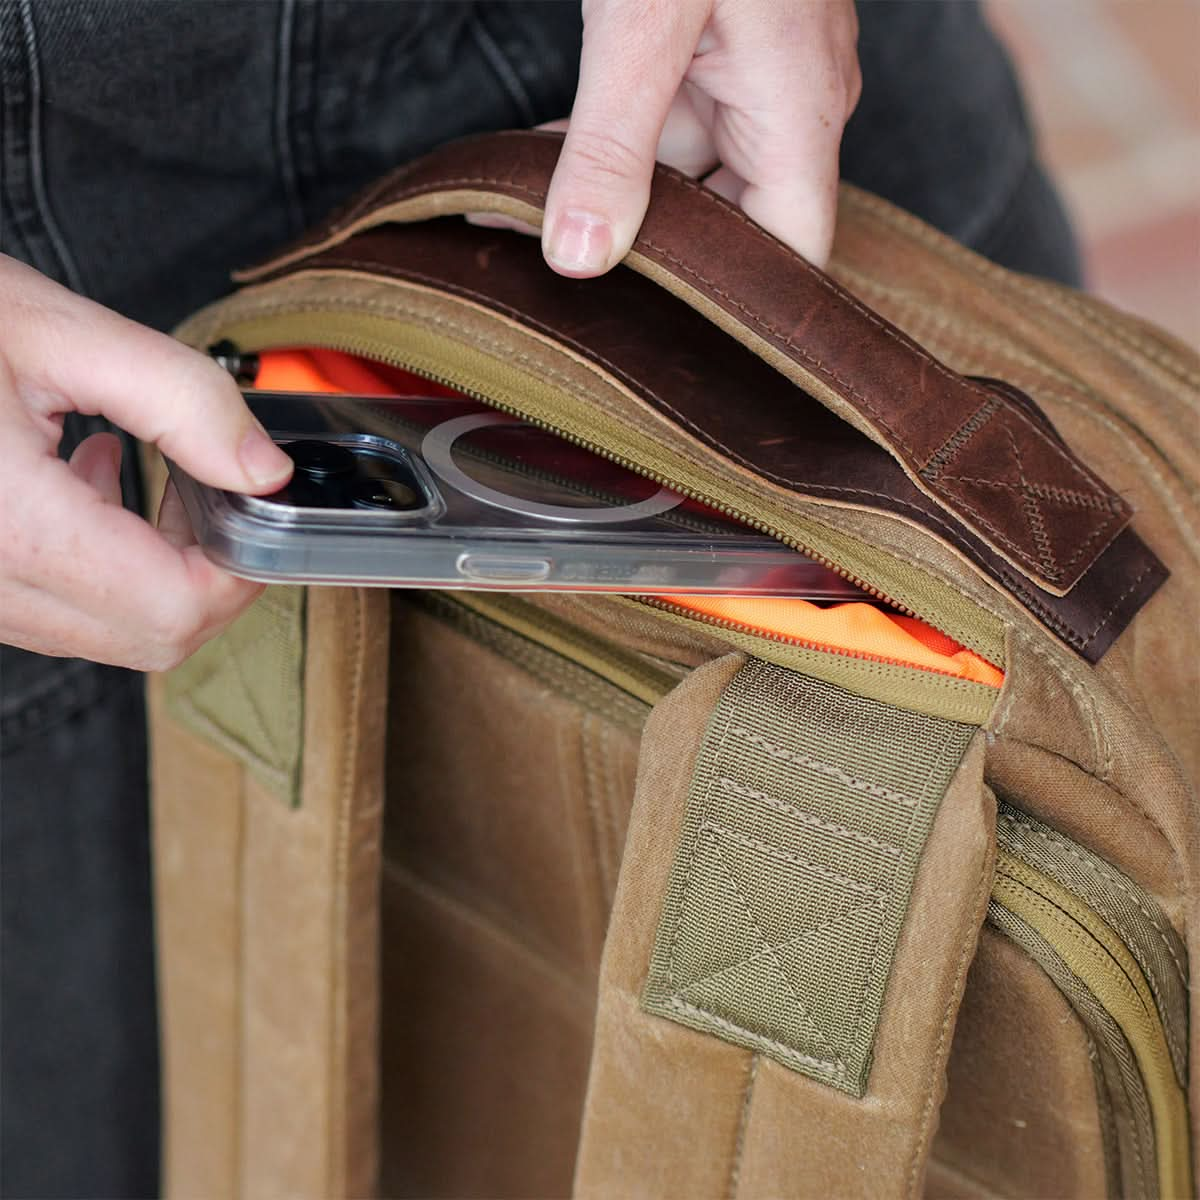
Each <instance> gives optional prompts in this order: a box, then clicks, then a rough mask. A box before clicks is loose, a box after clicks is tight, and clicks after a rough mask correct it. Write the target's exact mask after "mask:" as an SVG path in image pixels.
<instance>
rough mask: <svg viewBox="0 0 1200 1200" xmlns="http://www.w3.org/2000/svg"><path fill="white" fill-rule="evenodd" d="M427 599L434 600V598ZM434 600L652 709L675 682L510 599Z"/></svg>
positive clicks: (465, 596)
mask: <svg viewBox="0 0 1200 1200" xmlns="http://www.w3.org/2000/svg"><path fill="white" fill-rule="evenodd" d="M430 595H433V596H436V594H435V593H430ZM439 600H440V603H441V605H442V607H445V606H446V605H458V606H461V607H462V608H466V609H469V610H470V611H471V612H473V613H475V614H477V615H478V616H480V617H482V618H484V619H485V620H488V621H491V622H492V623H494V624H496V625H501V626H503V627H504V628H505V629H508V630H510V631H511V632H512V633H515V634H518V635H519V636H521V637H523V638H526V639H527V640H528V641H531V642H533V643H535V644H536V645H538V646H541V647H542V648H543V649H545V650H548V651H550V652H552V653H554V654H557V655H560V656H561V657H563V658H566V659H569V660H570V661H572V662H573V663H575V664H577V665H578V666H580V667H582V668H584V669H585V670H588V671H591V672H592V673H593V674H595V675H598V676H600V678H601V679H604V680H607V681H608V682H609V683H610V684H612V686H613V687H616V688H620V690H621V691H623V692H625V693H627V694H628V695H630V696H632V697H634V698H635V699H637V700H640V701H641V702H642V703H643V704H646V705H653V704H657V703H658V701H659V700H661V699H662V698H663V696H665V695H666V694H667V692H669V691H670V690H671V689H672V688H673V687H674V686H675V685H676V683H678V682H679V681H678V679H677V678H676V677H675V676H673V675H671V674H670V673H669V672H668V671H663V670H660V669H659V668H658V667H655V666H654V665H653V664H652V663H648V662H647V661H646V660H645V659H643V658H642V657H641V656H640V655H637V654H634V653H633V652H631V651H626V650H622V649H620V648H619V647H617V646H613V645H611V644H609V643H607V642H604V641H602V640H601V639H600V638H596V637H591V636H590V635H589V634H587V633H586V632H585V631H584V630H582V629H580V628H579V627H578V626H575V625H572V624H570V623H569V622H568V621H564V620H562V619H561V618H560V617H557V616H555V615H554V614H553V613H551V612H547V611H546V610H545V609H541V608H535V607H534V606H533V605H532V604H530V603H529V602H528V601H524V600H521V599H520V598H518V597H516V596H508V595H505V594H503V593H500V592H459V591H456V592H454V593H453V595H450V594H449V593H445V594H443V595H441V596H440V597H438V598H437V599H435V600H434V601H433V602H434V603H438V602H439Z"/></svg>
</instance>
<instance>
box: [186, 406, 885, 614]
mask: <svg viewBox="0 0 1200 1200" xmlns="http://www.w3.org/2000/svg"><path fill="white" fill-rule="evenodd" d="M246 400H247V402H248V403H249V405H250V407H251V409H252V411H253V412H254V413H255V415H256V416H257V417H258V419H259V420H260V421H261V422H262V423H263V425H264V426H265V427H266V429H267V430H268V432H269V433H270V434H271V436H272V437H273V438H274V439H275V441H276V442H278V443H279V444H280V445H281V446H282V447H283V448H284V449H285V450H286V451H287V452H288V453H289V454H290V455H291V456H292V458H293V459H294V460H295V462H296V472H295V475H294V477H293V479H292V482H291V483H290V484H289V485H288V486H287V487H286V488H284V489H283V490H282V491H280V492H277V493H275V494H274V495H272V496H265V497H252V496H243V495H239V494H237V493H233V492H226V491H220V490H217V489H214V488H210V487H206V486H203V485H201V484H198V483H197V482H196V481H195V480H194V479H192V478H190V477H189V476H188V475H187V474H186V473H184V472H183V471H182V470H180V469H179V467H178V466H176V465H175V464H170V466H171V474H172V477H173V478H174V480H175V482H176V485H177V487H178V489H179V492H180V495H181V496H182V498H183V502H184V505H185V506H186V508H187V511H188V514H189V516H190V518H191V521H192V526H193V528H194V530H195V532H196V536H197V539H198V540H199V542H200V544H201V546H202V547H203V548H204V550H205V552H206V553H207V554H208V556H209V557H210V558H212V559H213V560H214V561H216V562H217V563H219V564H220V565H221V566H223V567H226V568H227V569H229V570H230V571H233V572H234V573H236V574H238V575H243V576H245V577H247V578H250V579H256V580H262V581H265V582H295V583H356V584H380V585H390V586H399V587H408V586H411V587H432V588H455V587H464V588H492V589H502V590H505V591H524V590H533V589H547V588H548V589H558V590H561V591H581V592H582V591H607V592H637V593H655V592H660V593H661V592H668V593H669V592H683V593H688V592H690V593H706V594H715V595H773V596H781V595H786V596H798V597H804V598H807V599H814V600H831V601H833V600H850V599H858V600H862V599H866V598H867V597H866V596H865V594H864V593H863V592H861V591H860V590H858V589H857V588H855V587H854V586H853V585H852V584H850V583H849V582H847V581H846V580H844V579H842V578H841V577H840V576H838V575H837V574H835V573H834V572H832V571H829V570H827V569H826V568H825V567H823V566H821V565H820V564H819V563H815V562H813V561H812V560H811V559H808V558H806V557H804V556H803V555H802V554H799V553H797V552H796V551H793V550H790V549H789V548H788V547H786V546H784V545H782V544H780V543H779V542H777V541H775V540H774V539H773V538H770V537H768V536H766V535H764V534H758V533H755V532H754V531H752V530H749V529H747V528H746V527H745V526H742V525H739V524H737V523H736V522H734V521H732V520H730V519H728V518H726V517H724V516H722V515H721V514H720V513H718V512H715V511H713V510H712V509H709V508H706V507H705V506H703V505H701V504H698V503H696V502H694V501H691V500H688V499H686V498H684V497H683V496H680V495H678V494H677V493H675V492H672V491H670V490H668V489H666V488H661V487H659V486H658V484H657V483H655V482H653V481H652V480H648V479H645V478H643V477H642V476H640V475H637V474H635V473H634V472H632V471H629V470H627V469H626V468H624V467H622V466H620V465H619V464H616V463H613V462H610V461H609V460H607V459H605V458H603V457H602V456H600V455H597V454H594V453H592V452H591V451H589V450H587V449H583V448H581V447H578V446H575V445H573V444H571V443H570V442H568V441H565V440H563V439H562V438H559V437H556V436H555V435H553V434H550V433H547V432H545V431H543V430H541V429H539V428H537V427H535V426H532V425H530V424H528V423H526V422H523V421H521V420H519V419H517V418H514V417H509V416H507V415H505V414H503V413H499V412H497V411H495V410H494V409H490V408H488V407H486V406H484V405H482V404H479V403H478V402H476V401H474V400H470V399H465V398H441V397H429V396H415V397H390V396H389V397H363V396H343V395H303V394H297V393H282V392H247V393H246Z"/></svg>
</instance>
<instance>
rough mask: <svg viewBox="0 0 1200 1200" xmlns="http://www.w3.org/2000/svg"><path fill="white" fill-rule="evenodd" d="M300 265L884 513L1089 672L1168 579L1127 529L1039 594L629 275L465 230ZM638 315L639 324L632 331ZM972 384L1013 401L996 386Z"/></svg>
mask: <svg viewBox="0 0 1200 1200" xmlns="http://www.w3.org/2000/svg"><path fill="white" fill-rule="evenodd" d="M304 265H305V267H306V268H307V269H312V270H348V271H358V272H362V273H363V274H364V275H367V276H373V277H377V278H378V277H390V278H396V279H402V280H406V281H409V282H412V283H417V284H422V285H426V286H432V287H436V288H437V289H438V290H439V291H442V292H445V293H447V294H450V295H457V296H461V297H462V298H464V299H467V300H470V301H472V302H474V303H476V304H480V305H483V306H485V307H487V308H490V309H492V310H494V311H496V312H498V313H502V314H503V315H504V316H506V317H508V318H509V319H511V320H515V321H517V322H519V323H520V324H523V325H525V326H526V327H527V328H529V329H531V330H534V331H536V332H538V333H541V334H544V335H546V336H548V337H550V338H551V339H553V340H554V341H555V342H557V343H558V344H560V345H563V346H565V347H568V348H569V349H571V350H572V351H573V352H575V353H577V354H579V355H581V356H582V357H584V358H587V359H588V360H589V361H591V362H593V363H595V364H596V366H597V367H599V368H600V369H602V370H603V371H605V372H606V373H608V374H610V375H612V376H613V377H614V378H616V379H618V380H619V381H620V382H621V383H623V384H624V385H625V386H626V387H628V388H629V389H630V390H631V391H633V392H634V393H635V394H636V395H638V396H639V397H641V398H642V399H643V400H644V401H645V402H646V403H648V404H650V405H652V406H653V407H655V408H656V409H657V410H658V411H659V412H660V413H662V414H663V415H665V416H667V417H669V418H670V419H671V420H672V421H673V422H674V423H675V424H676V425H678V426H679V428H680V429H682V430H684V431H685V432H686V433H688V434H690V435H691V436H692V437H693V438H695V439H696V440H697V441H698V442H700V443H702V444H703V445H705V446H707V447H709V448H710V449H711V450H713V451H715V452H717V453H719V454H720V455H721V456H722V457H723V458H725V459H728V460H729V461H731V462H735V463H738V464H740V465H742V466H744V467H746V468H747V469H749V470H751V471H753V472H754V473H756V474H758V475H760V476H762V477H763V478H764V479H768V480H770V481H771V482H772V483H775V484H777V485H780V486H783V487H786V488H788V489H790V490H791V491H793V492H795V494H796V495H797V496H801V497H805V498H810V499H814V500H818V501H819V500H823V499H825V500H833V501H836V502H837V503H839V504H853V505H856V506H859V507H863V508H870V509H876V510H879V511H882V512H888V513H892V514H895V515H896V516H900V517H903V518H905V519H907V520H910V521H913V522H915V523H917V524H919V525H922V526H924V527H925V528H926V529H928V530H929V531H930V532H931V533H933V534H934V535H936V536H937V537H939V538H941V539H942V540H944V541H946V542H948V543H949V544H951V545H953V546H954V547H955V548H956V549H958V550H959V551H960V552H961V553H962V554H964V555H965V556H966V557H968V558H969V559H970V560H971V561H972V562H974V563H975V564H977V565H978V566H979V567H980V569H982V570H983V571H984V572H985V573H986V574H988V575H989V576H990V577H991V578H993V579H995V580H996V581H997V582H998V583H1000V584H1001V585H1002V586H1003V587H1004V588H1005V589H1006V590H1008V591H1009V592H1010V593H1011V594H1012V595H1013V596H1015V597H1016V598H1017V599H1018V600H1019V601H1020V602H1021V603H1022V604H1024V605H1025V606H1026V607H1027V608H1028V609H1029V610H1030V611H1031V612H1032V613H1034V614H1035V615H1036V616H1037V617H1038V619H1039V620H1041V621H1042V622H1043V623H1044V624H1045V625H1046V626H1047V627H1048V628H1050V629H1052V630H1053V631H1054V632H1055V633H1056V634H1057V635H1058V636H1059V637H1060V638H1062V640H1063V641H1065V642H1067V643H1068V644H1069V645H1071V646H1073V647H1074V648H1075V649H1076V650H1077V651H1078V652H1079V653H1080V654H1082V655H1083V656H1084V657H1085V658H1087V659H1089V660H1090V661H1095V660H1096V659H1098V658H1099V657H1100V656H1101V654H1103V652H1104V651H1105V650H1106V649H1107V648H1108V646H1109V645H1110V644H1111V643H1112V641H1113V639H1114V638H1115V637H1116V636H1117V634H1118V633H1120V631H1121V630H1122V629H1123V628H1124V627H1125V625H1126V624H1127V623H1128V621H1129V620H1130V619H1131V618H1132V616H1133V615H1134V613H1136V612H1137V610H1138V608H1139V607H1140V606H1141V604H1142V603H1144V601H1145V600H1146V598H1147V597H1148V596H1150V595H1151V594H1152V593H1153V592H1154V590H1155V589H1156V588H1157V587H1158V585H1159V584H1160V583H1161V582H1162V580H1163V579H1164V578H1165V576H1166V572H1165V570H1164V569H1163V568H1162V566H1161V564H1159V563H1158V560H1157V559H1156V558H1155V557H1154V556H1153V554H1151V553H1150V551H1149V550H1148V549H1147V547H1146V546H1145V544H1144V543H1143V542H1142V541H1141V539H1140V538H1138V536H1137V535H1136V533H1134V532H1133V531H1132V530H1131V529H1126V530H1124V531H1123V532H1121V533H1120V534H1119V535H1118V536H1117V537H1116V538H1115V539H1114V540H1113V541H1112V542H1110V543H1109V545H1108V546H1107V547H1106V548H1105V549H1104V551H1103V552H1102V553H1101V555H1100V556H1099V558H1098V559H1097V560H1096V561H1095V564H1094V565H1093V567H1092V568H1091V569H1090V570H1089V571H1088V572H1087V573H1086V574H1085V576H1084V577H1083V578H1082V579H1081V581H1080V583H1079V584H1078V585H1077V586H1076V587H1075V588H1074V589H1072V591H1071V592H1070V594H1069V595H1067V596H1055V595H1052V594H1049V593H1046V592H1044V591H1041V590H1039V589H1038V588H1036V587H1034V586H1033V584H1031V583H1030V581H1029V580H1028V579H1027V578H1026V577H1025V576H1024V575H1022V574H1021V573H1019V572H1018V571H1016V570H1014V569H1013V568H1012V566H1011V564H1010V563H1009V562H1008V561H1007V560H1006V559H1005V558H1003V557H1001V556H1000V555H998V554H996V553H995V552H994V551H993V550H992V549H991V547H990V546H989V545H988V543H987V542H986V541H984V540H983V539H982V538H981V537H979V536H978V535H977V534H976V533H975V532H974V531H973V530H972V529H971V528H970V527H968V526H966V525H964V524H962V523H960V522H958V521H956V520H955V519H954V518H953V516H952V515H951V514H949V513H947V512H946V511H945V510H944V509H943V508H942V507H941V506H940V505H939V504H938V503H937V502H936V501H935V500H934V499H933V498H932V497H931V496H929V495H928V494H927V493H926V492H924V491H922V490H921V489H920V488H918V487H917V486H916V485H915V484H914V483H913V481H912V480H911V479H910V478H909V476H908V475H907V474H906V473H905V472H904V470H903V469H902V468H901V466H900V465H899V463H897V462H896V460H895V459H894V458H892V457H891V456H890V455H889V454H888V453H887V452H886V451H885V450H884V449H883V448H882V447H881V446H879V445H878V444H877V443H875V442H873V441H871V439H870V438H868V437H866V436H865V435H864V434H863V433H861V432H859V431H858V430H857V429H855V428H854V427H853V426H851V425H848V424H847V423H846V422H845V421H843V420H841V419H840V418H839V417H838V416H836V415H835V414H834V413H833V412H831V411H830V410H829V409H827V408H825V407H824V406H823V405H821V404H819V403H818V402H817V401H816V400H814V399H813V398H812V397H811V396H810V395H808V394H807V393H805V392H804V391H802V390H801V389H800V388H798V387H796V385H795V384H793V383H792V382H790V381H789V380H788V379H785V378H784V377H783V376H782V375H781V374H779V372H777V371H775V370H773V369H772V368H771V367H769V366H768V365H767V364H766V363H765V362H763V360H762V359H760V358H759V357H758V356H757V355H755V354H753V353H752V352H751V351H750V350H748V349H747V348H746V347H745V346H742V345H740V344H739V343H738V342H736V341H734V340H733V339H732V338H730V337H727V336H726V335H725V334H723V333H722V332H721V331H720V330H717V329H714V328H713V326H712V325H711V324H709V322H708V321H706V320H705V319H704V318H703V317H702V316H700V315H699V314H698V313H697V312H695V311H694V310H693V309H691V308H689V307H687V306H686V305H684V304H681V303H680V302H679V301H678V300H676V299H675V298H674V297H672V296H670V295H668V294H667V293H666V292H664V291H663V290H662V289H661V288H659V287H656V286H655V285H654V284H652V283H651V282H650V281H649V280H647V279H645V278H643V277H641V276H639V275H635V274H634V273H633V272H631V271H622V270H618V271H613V272H610V273H609V274H608V275H606V276H604V277H603V278H601V279H594V280H571V279H564V278H563V277H562V276H559V275H555V274H554V273H553V272H551V271H549V270H546V269H545V267H544V265H543V264H542V261H541V253H540V250H539V248H538V245H537V243H536V241H534V240H533V239H532V238H527V237H521V236H519V235H516V234H508V233H503V232H500V231H496V230H486V229H478V228H475V227H473V226H470V225H467V224H466V223H465V222H462V221H459V220H443V221H430V222H427V223H424V224H422V225H419V226H403V225H397V226H389V227H387V228H379V229H371V230H367V231H365V232H363V233H359V234H357V235H355V236H354V237H353V238H351V239H350V240H348V241H346V242H344V243H342V244H339V245H335V246H332V247H330V248H329V249H326V250H324V251H321V252H320V253H318V254H316V255H314V256H312V257H310V258H309V259H307V261H306V262H305V264H304ZM631 313H635V314H637V319H636V323H635V325H634V327H633V328H632V329H631V324H630V320H629V314H631ZM645 330H652V331H653V336H651V337H647V336H645V332H644V331H645ZM979 385H980V386H981V387H983V388H986V389H989V390H990V389H991V388H993V387H997V388H1002V387H1003V386H1004V385H997V384H993V383H992V381H990V380H981V381H979ZM1031 410H1032V411H1031V412H1030V414H1029V416H1030V419H1031V420H1033V421H1036V422H1037V424H1038V427H1039V430H1040V431H1041V433H1042V434H1043V435H1044V436H1045V438H1046V439H1048V440H1054V439H1056V438H1057V436H1058V435H1057V434H1056V432H1055V431H1054V428H1053V426H1051V425H1050V423H1049V422H1048V421H1047V420H1046V418H1045V417H1044V416H1043V415H1042V414H1041V413H1040V412H1038V411H1037V410H1036V409H1032V406H1031Z"/></svg>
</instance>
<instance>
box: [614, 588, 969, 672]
mask: <svg viewBox="0 0 1200 1200" xmlns="http://www.w3.org/2000/svg"><path fill="white" fill-rule="evenodd" d="M635 599H636V600H637V601H638V602H639V603H640V604H645V605H647V606H648V607H650V608H656V609H658V610H659V611H660V612H665V613H670V614H671V615H673V616H677V617H683V618H686V619H687V620H691V621H698V622H699V623H700V624H701V625H710V626H712V627H713V628H715V629H721V630H724V631H725V632H727V633H737V634H742V635H745V636H747V637H760V638H765V639H766V640H767V641H770V642H775V643H777V644H779V645H782V646H795V647H797V648H798V649H803V650H819V651H822V652H824V653H826V654H838V655H841V656H842V657H844V658H854V659H859V660H861V661H863V662H874V663H882V664H885V665H887V666H891V667H904V668H907V669H910V670H914V671H927V672H928V673H929V674H931V675H942V676H945V677H946V678H947V679H958V678H960V676H958V675H955V674H954V673H953V672H952V671H942V670H939V669H938V668H937V667H930V666H925V665H919V664H917V663H905V662H902V661H901V660H899V659H895V658H888V657H887V656H886V655H883V654H871V653H870V652H869V651H866V650H855V649H853V648H851V647H849V646H834V645H830V644H829V643H828V642H818V641H813V640H810V639H808V638H801V637H794V636H792V635H791V634H786V633H781V632H779V631H778V630H774V629H764V628H763V627H762V626H758V625H747V624H745V623H744V622H742V621H735V620H733V619H732V618H730V617H718V616H715V615H714V614H712V613H705V612H699V611H697V610H696V609H694V608H688V607H686V606H685V605H682V604H676V603H674V602H672V601H670V600H664V599H662V598H661V597H659V596H637V597H635ZM902 611H904V613H905V615H906V616H914V615H915V614H913V613H911V612H908V611H907V610H902ZM918 619H919V618H918Z"/></svg>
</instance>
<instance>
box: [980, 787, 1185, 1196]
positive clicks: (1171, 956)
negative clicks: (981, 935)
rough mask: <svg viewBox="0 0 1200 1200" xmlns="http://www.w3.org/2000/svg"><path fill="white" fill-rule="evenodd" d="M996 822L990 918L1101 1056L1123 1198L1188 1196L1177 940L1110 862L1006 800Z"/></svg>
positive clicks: (1152, 904)
mask: <svg viewBox="0 0 1200 1200" xmlns="http://www.w3.org/2000/svg"><path fill="white" fill-rule="evenodd" d="M998 818H999V819H998V822H997V843H998V849H997V862H996V878H995V882H994V884H993V888H992V899H991V904H990V906H989V910H988V921H989V923H990V924H992V925H993V926H995V927H996V928H997V929H999V930H1000V932H1002V933H1003V934H1005V936H1007V937H1009V938H1010V939H1011V940H1012V941H1014V942H1016V943H1017V944H1018V945H1019V946H1021V948H1022V949H1024V950H1025V951H1026V953H1028V954H1030V956H1031V957H1033V958H1034V959H1035V960H1036V961H1037V962H1038V963H1039V964H1040V965H1041V966H1042V967H1043V969H1044V970H1046V972H1047V974H1049V975H1050V977H1051V978H1052V979H1053V981H1054V982H1055V984H1056V985H1057V986H1058V988H1059V990H1060V991H1062V992H1063V994H1064V995H1065V996H1066V998H1067V1000H1068V1001H1069V1002H1070V1003H1071V1005H1072V1007H1073V1008H1074V1009H1075V1010H1076V1012H1077V1013H1078V1015H1079V1017H1080V1019H1081V1021H1082V1022H1083V1024H1084V1025H1085V1027H1086V1028H1087V1030H1088V1033H1089V1035H1090V1036H1091V1038H1092V1039H1093V1040H1094V1042H1095V1043H1096V1044H1097V1046H1098V1048H1099V1050H1100V1052H1101V1053H1100V1058H1101V1063H1100V1070H1099V1072H1098V1075H1099V1076H1100V1078H1101V1079H1103V1080H1104V1086H1105V1087H1106V1088H1107V1089H1108V1091H1109V1093H1110V1094H1111V1093H1116V1092H1120V1093H1123V1103H1122V1104H1113V1103H1112V1102H1111V1100H1109V1103H1108V1109H1109V1111H1112V1112H1116V1111H1121V1112H1124V1113H1125V1114H1126V1117H1125V1119H1124V1121H1123V1122H1122V1123H1121V1124H1122V1127H1121V1128H1119V1129H1118V1138H1117V1143H1118V1145H1117V1150H1118V1151H1119V1160H1120V1167H1121V1174H1122V1176H1123V1179H1124V1185H1125V1189H1126V1191H1127V1192H1129V1193H1132V1194H1137V1195H1162V1196H1165V1197H1172V1198H1174V1197H1181V1198H1182V1197H1185V1196H1190V1194H1191V1169H1192V1168H1191V1160H1190V1141H1189V1132H1188V1110H1187V1099H1186V1083H1187V986H1188V985H1187V965H1186V964H1187V959H1186V950H1185V948H1184V946H1183V942H1182V939H1180V938H1179V936H1178V934H1176V933H1175V930H1174V928H1173V926H1171V924H1170V922H1169V921H1168V920H1167V917H1166V915H1165V913H1163V912H1162V910H1161V908H1160V907H1159V905H1158V904H1157V902H1156V901H1155V900H1154V898H1153V897H1152V896H1150V895H1149V894H1148V893H1147V892H1146V891H1145V890H1144V889H1142V888H1140V887H1139V886H1138V885H1137V884H1136V883H1134V881H1133V880H1132V879H1130V878H1129V877H1128V876H1126V875H1124V874H1122V873H1121V872H1120V871H1118V870H1117V869H1116V868H1115V867H1113V866H1112V865H1111V864H1109V863H1106V862H1104V861H1103V860H1102V859H1100V858H1098V857H1097V856H1095V855H1093V854H1091V853H1090V852H1089V851H1088V850H1086V849H1085V848H1084V847H1082V846H1080V845H1078V844H1077V843H1075V842H1072V841H1071V840H1070V839H1068V838H1066V837H1064V836H1063V835H1062V834H1060V833H1058V832H1056V831H1054V830H1051V829H1050V828H1049V827H1047V826H1045V825H1043V824H1042V823H1041V822H1039V821H1037V820H1035V819H1034V818H1033V817H1031V816H1029V815H1028V814H1026V813H1023V812H1020V811H1019V810H1018V809H1015V808H1014V807H1012V806H1011V805H1009V804H1007V803H1006V802H1004V801H1003V800H1002V801H1001V802H1000V804H999V808H998ZM1106 1099H1108V1098H1106ZM1102 1107H1103V1104H1102Z"/></svg>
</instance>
